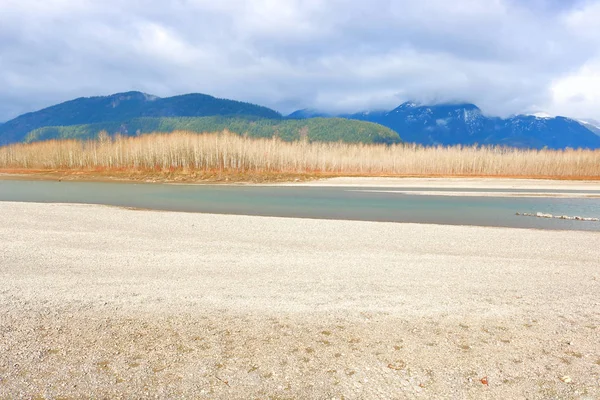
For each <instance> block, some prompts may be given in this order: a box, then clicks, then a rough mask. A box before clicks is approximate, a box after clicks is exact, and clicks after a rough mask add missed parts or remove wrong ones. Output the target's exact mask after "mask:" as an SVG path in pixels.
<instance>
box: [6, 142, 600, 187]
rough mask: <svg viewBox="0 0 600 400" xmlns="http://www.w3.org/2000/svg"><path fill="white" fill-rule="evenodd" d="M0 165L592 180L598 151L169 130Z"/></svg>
mask: <svg viewBox="0 0 600 400" xmlns="http://www.w3.org/2000/svg"><path fill="white" fill-rule="evenodd" d="M0 169H2V170H4V171H5V172H6V171H13V172H14V171H17V170H18V171H20V172H27V171H30V172H31V171H60V172H61V173H64V174H71V175H73V174H84V175H85V174H92V175H93V174H97V175H100V176H121V177H124V178H125V179H136V177H137V178H139V179H144V178H147V177H149V176H153V177H162V178H163V179H167V180H219V179H223V177H227V178H224V179H223V180H225V179H229V177H231V178H232V179H233V180H257V179H256V177H263V179H258V180H263V181H264V180H289V179H293V178H294V177H302V178H312V177H319V176H341V175H344V176H490V177H494V176H497V177H528V178H532V177H533V178H535V177H537V178H549V177H551V178H557V179H600V151H592V150H564V151H552V150H519V149H513V148H504V147H462V146H454V147H421V146H416V145H392V146H386V145H365V144H347V143H317V142H315V143H309V142H307V141H300V142H284V141H282V140H279V139H276V138H274V139H253V138H247V137H242V136H238V135H235V134H232V133H229V132H222V133H212V134H195V133H188V132H174V133H172V134H153V135H143V136H140V137H116V138H109V137H107V136H105V135H103V136H101V139H99V140H96V141H76V140H61V141H55V140H52V141H47V142H37V143H31V144H15V145H10V146H5V147H0Z"/></svg>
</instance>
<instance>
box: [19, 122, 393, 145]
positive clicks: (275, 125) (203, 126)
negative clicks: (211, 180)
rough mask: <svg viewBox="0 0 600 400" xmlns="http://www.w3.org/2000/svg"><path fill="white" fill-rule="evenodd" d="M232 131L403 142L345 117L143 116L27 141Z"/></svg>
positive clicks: (59, 129) (57, 129) (54, 130)
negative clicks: (285, 118)
mask: <svg viewBox="0 0 600 400" xmlns="http://www.w3.org/2000/svg"><path fill="white" fill-rule="evenodd" d="M225 129H227V130H230V131H232V132H235V133H239V134H242V135H248V136H250V137H263V138H271V137H273V136H277V137H280V138H281V139H283V140H287V141H292V140H299V139H301V138H303V137H306V138H307V139H308V140H309V141H321V142H338V141H344V142H349V143H388V144H391V143H399V142H400V137H399V136H398V134H397V133H396V132H394V131H393V130H391V129H389V128H386V127H384V126H382V125H378V124H374V123H371V122H366V121H354V120H349V119H344V118H310V119H303V120H299V119H296V120H292V119H287V120H283V119H255V118H249V117H231V116H212V117H143V118H135V119H132V120H129V121H124V122H98V123H95V124H87V125H71V126H53V127H43V128H38V129H35V130H33V131H31V132H30V133H29V134H28V135H27V136H26V137H25V139H24V141H25V142H33V141H39V140H48V139H91V138H95V137H97V135H98V133H99V132H101V131H107V132H108V133H110V134H116V133H118V134H122V135H129V136H131V135H139V134H143V133H153V132H173V131H178V130H180V131H189V132H198V133H202V132H220V131H223V130H225Z"/></svg>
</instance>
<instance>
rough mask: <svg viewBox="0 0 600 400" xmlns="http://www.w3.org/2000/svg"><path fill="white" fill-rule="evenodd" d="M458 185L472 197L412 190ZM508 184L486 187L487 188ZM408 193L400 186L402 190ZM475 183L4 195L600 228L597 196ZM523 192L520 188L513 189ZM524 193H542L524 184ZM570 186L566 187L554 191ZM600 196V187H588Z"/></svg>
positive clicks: (26, 190) (95, 186)
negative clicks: (544, 194) (541, 215)
mask: <svg viewBox="0 0 600 400" xmlns="http://www.w3.org/2000/svg"><path fill="white" fill-rule="evenodd" d="M428 191H429V192H431V191H435V192H444V191H451V192H457V191H461V192H464V193H465V194H471V195H469V196H467V195H465V196H460V195H459V196H442V195H423V194H407V193H406V192H428ZM510 191H511V190H505V189H502V190H494V189H485V192H510ZM400 192H403V193H400ZM474 192H475V193H476V192H478V190H476V189H468V190H467V189H441V188H411V189H405V188H402V189H385V191H382V189H381V188H366V187H361V188H355V187H294V186H245V185H228V186H222V185H174V184H144V183H139V184H136V183H104V182H102V183H99V182H53V181H15V180H5V181H3V180H0V201H25V202H43V203H48V202H51V203H85V204H105V205H113V206H122V207H135V208H144V209H154V210H167V211H184V212H202V213H216V214H241V215H261V216H275V217H295V218H325V219H347V220H364V221H388V222H414V223H430V224H451V225H478V226H498V227H516V228H537V229H564V230H590V231H600V222H582V221H568V220H559V219H543V218H534V217H523V216H517V215H516V213H517V212H520V213H537V212H543V213H550V214H554V215H569V216H582V217H596V218H598V217H600V198H548V197H493V196H492V197H490V196H486V197H479V196H473V195H472V194H473V193H474ZM514 192H517V193H518V192H519V191H514ZM527 192H529V193H531V192H543V191H536V190H527ZM554 192H559V193H570V192H572V191H569V190H559V191H554ZM587 193H593V194H598V195H600V192H598V191H596V192H594V191H588V192H587Z"/></svg>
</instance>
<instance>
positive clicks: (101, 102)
mask: <svg viewBox="0 0 600 400" xmlns="http://www.w3.org/2000/svg"><path fill="white" fill-rule="evenodd" d="M204 116H250V117H254V118H268V119H276V120H278V119H281V118H282V116H281V114H279V113H278V112H277V111H274V110H272V109H270V108H267V107H262V106H258V105H255V104H250V103H243V102H240V101H234V100H226V99H218V98H215V97H212V96H209V95H205V94H186V95H181V96H175V97H168V98H159V97H156V96H152V95H149V94H145V93H141V92H127V93H117V94H113V95H110V96H99V97H83V98H79V99H75V100H71V101H67V102H65V103H61V104H57V105H54V106H51V107H48V108H45V109H43V110H39V111H35V112H31V113H28V114H23V115H21V116H19V117H17V118H15V119H13V120H10V121H7V122H5V123H4V124H2V125H0V145H2V144H7V143H15V142H21V141H23V140H24V139H25V137H26V135H27V134H28V133H29V132H31V131H33V130H35V129H37V128H41V127H47V126H70V125H81V124H94V123H100V122H123V121H129V120H132V119H135V118H140V117H204Z"/></svg>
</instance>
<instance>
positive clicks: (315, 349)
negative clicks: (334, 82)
mask: <svg viewBox="0 0 600 400" xmlns="http://www.w3.org/2000/svg"><path fill="white" fill-rule="evenodd" d="M0 215H1V216H2V224H0V243H1V246H0V398H31V397H36V396H37V397H42V398H44V397H46V398H57V397H64V398H81V397H89V396H90V395H92V394H93V395H94V397H98V398H102V397H109V398H118V397H123V398H132V397H135V398H174V397H178V398H181V397H183V398H223V399H225V398H233V399H235V398H239V399H242V398H309V399H311V398H314V399H322V398H338V399H339V398H365V399H371V398H373V399H375V398H398V399H403V398H411V399H412V398H423V399H428V398H473V399H481V398H484V399H485V398H490V399H496V398H498V399H506V398H527V399H538V398H539V399H546V398H598V397H600V348H599V347H598V342H597V337H598V335H599V333H600V298H599V297H598V293H600V263H599V262H598V260H600V246H599V245H600V234H598V233H593V232H557V231H540V230H519V229H506V228H480V227H461V226H439V225H417V224H395V223H375V222H356V221H323V220H308V219H285V218H266V217H246V216H228V215H208V214H188V213H171V212H154V211H137V210H125V209H119V208H112V207H105V206H89V205H64V204H33V203H10V202H0Z"/></svg>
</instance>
